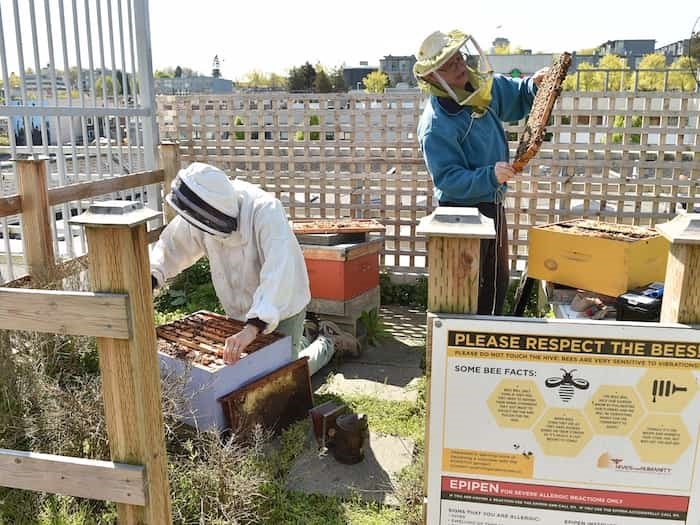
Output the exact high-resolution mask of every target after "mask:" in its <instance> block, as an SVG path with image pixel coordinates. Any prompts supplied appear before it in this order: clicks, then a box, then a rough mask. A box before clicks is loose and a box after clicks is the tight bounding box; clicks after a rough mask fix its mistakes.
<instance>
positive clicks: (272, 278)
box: [224, 200, 308, 364]
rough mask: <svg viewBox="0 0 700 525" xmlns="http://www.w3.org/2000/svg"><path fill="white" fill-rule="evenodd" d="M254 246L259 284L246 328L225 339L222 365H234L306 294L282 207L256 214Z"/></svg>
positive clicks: (303, 271)
mask: <svg viewBox="0 0 700 525" xmlns="http://www.w3.org/2000/svg"><path fill="white" fill-rule="evenodd" d="M254 221H255V223H254V226H253V228H254V232H255V242H256V243H257V249H258V254H259V256H260V260H261V263H262V264H261V269H260V284H259V285H258V288H257V289H256V290H255V293H254V294H253V304H252V306H251V307H250V310H248V313H247V314H246V325H245V327H244V328H243V330H241V331H240V332H238V333H237V334H234V335H232V336H231V337H229V338H228V339H226V343H225V345H224V362H226V363H229V364H230V363H235V362H236V361H238V359H239V358H240V356H241V353H242V352H244V351H245V349H246V348H247V347H248V346H249V345H250V344H251V343H252V342H253V341H254V340H255V338H256V337H257V335H258V333H261V332H262V333H266V334H268V333H270V332H272V331H273V330H275V328H277V325H278V324H279V322H280V320H281V319H280V311H281V310H282V309H283V307H284V306H285V305H287V304H288V303H289V302H290V301H291V300H292V299H293V298H295V297H296V296H297V295H298V294H300V293H307V292H308V281H307V280H306V279H303V282H297V281H298V280H300V279H301V276H304V277H305V276H306V267H304V268H300V267H299V265H304V264H305V263H304V259H303V256H302V255H301V248H300V247H299V244H298V242H297V240H296V237H294V234H293V233H292V232H291V230H290V228H289V223H288V221H287V216H286V214H285V213H284V208H283V207H282V203H280V202H279V201H277V200H275V201H272V202H270V203H269V205H266V206H265V207H263V208H261V209H259V210H257V211H256V214H255V217H254Z"/></svg>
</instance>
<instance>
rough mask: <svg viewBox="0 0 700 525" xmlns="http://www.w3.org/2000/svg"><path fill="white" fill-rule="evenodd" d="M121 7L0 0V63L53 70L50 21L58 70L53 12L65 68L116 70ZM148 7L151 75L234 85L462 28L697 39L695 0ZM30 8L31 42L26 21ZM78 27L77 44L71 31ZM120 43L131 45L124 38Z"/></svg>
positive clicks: (116, 3) (71, 0) (479, 34)
mask: <svg viewBox="0 0 700 525" xmlns="http://www.w3.org/2000/svg"><path fill="white" fill-rule="evenodd" d="M132 1H133V0H132ZM86 5H88V6H89V13H87V14H86V10H85V6H86ZM128 5H129V2H127V1H126V0H60V1H59V0H33V1H32V2H30V1H28V0H18V1H16V0H0V22H2V36H3V39H2V40H1V41H0V44H1V43H3V42H4V46H5V53H4V55H5V58H6V60H7V62H6V63H3V64H2V65H3V66H7V70H8V71H9V72H13V71H14V72H16V71H19V63H18V52H17V49H18V48H19V47H20V46H22V48H23V56H24V65H25V68H28V67H31V68H32V69H37V64H39V65H40V66H41V67H44V66H45V65H46V64H47V63H48V62H49V60H50V52H49V45H48V42H49V38H48V34H47V27H48V24H47V23H46V16H45V12H46V11H49V12H50V14H51V16H50V19H51V20H53V22H52V34H53V36H52V41H53V48H54V60H55V64H56V68H57V69H59V70H61V69H63V68H64V64H65V61H64V60H63V56H62V52H61V51H62V50H61V43H62V42H63V40H62V36H61V31H60V29H61V28H60V24H59V22H58V12H59V10H60V8H61V6H64V11H65V13H66V25H67V31H66V35H67V36H66V40H65V42H66V47H67V52H66V53H67V55H66V57H67V59H68V62H67V63H68V67H71V66H75V65H76V61H75V60H76V52H75V51H76V48H78V47H80V48H81V53H82V60H83V62H82V67H83V68H88V66H89V64H88V63H87V59H86V56H88V55H89V53H88V49H87V47H86V46H87V45H88V41H89V40H91V41H92V46H93V56H94V57H95V58H94V67H96V68H97V67H100V62H101V61H100V58H99V51H100V36H99V35H100V34H102V41H101V42H102V45H103V46H104V55H105V58H104V61H105V63H106V64H107V65H106V67H107V68H110V67H112V66H111V65H110V64H112V63H114V64H116V66H115V68H116V69H119V68H120V67H121V66H120V64H122V57H121V55H120V50H119V45H118V43H117V45H116V48H115V49H116V50H115V54H116V58H115V60H114V62H112V61H111V60H110V47H109V37H110V35H109V28H108V14H109V13H110V12H111V13H112V19H113V26H112V27H113V28H114V32H115V33H117V34H118V13H119V10H121V12H122V14H123V18H124V19H125V21H126V18H127V10H128ZM651 5H655V6H656V7H655V8H653V9H652V8H651V7H650V6H651ZM149 6H150V11H149V12H150V16H149V18H150V33H151V52H152V62H153V67H154V69H165V68H168V67H171V68H175V66H178V65H180V66H182V67H188V68H191V69H194V70H195V71H199V72H200V73H203V74H207V75H208V74H210V73H211V69H212V62H213V58H214V56H215V55H218V56H219V58H220V60H221V73H222V76H223V77H224V78H229V79H231V80H243V79H244V78H245V76H246V75H247V74H248V73H250V72H251V71H253V70H258V71H262V72H263V73H277V74H280V75H284V76H286V75H287V72H288V71H289V69H290V68H292V67H298V66H300V65H302V64H304V63H305V62H307V61H308V62H310V63H311V64H314V65H315V64H319V63H320V64H322V65H323V66H325V67H326V68H327V69H332V68H336V67H339V66H342V65H346V66H357V65H359V64H360V62H361V61H366V62H368V64H369V65H370V66H375V67H378V66H379V60H380V59H381V58H382V57H384V56H386V55H390V54H391V55H412V54H415V53H416V52H417V50H418V47H419V46H420V44H421V42H422V41H423V40H424V39H425V37H426V36H428V35H429V34H430V33H432V32H433V31H435V30H442V31H449V30H451V29H461V30H462V31H464V32H467V33H471V34H472V35H473V36H474V37H475V38H476V40H477V41H478V42H479V43H480V45H481V47H482V48H484V49H488V48H490V47H491V44H492V42H493V40H494V38H496V37H505V38H508V39H509V40H510V42H511V45H512V46H513V47H521V48H525V49H531V50H532V51H533V52H535V53H536V52H547V53H556V54H559V53H561V52H562V51H576V50H579V49H584V48H592V47H596V46H598V45H600V44H602V43H603V42H605V41H607V40H617V39H655V40H656V42H657V46H661V45H665V44H668V43H671V42H675V41H678V40H681V39H685V38H688V37H689V36H690V34H691V31H692V29H693V27H695V28H696V30H700V3H699V2H698V0H667V1H666V2H665V3H663V4H662V3H654V4H652V3H651V2H650V1H649V0H647V1H646V2H642V1H641V0H635V1H634V2H632V1H629V0H579V1H578V2H575V3H574V2H566V1H564V2H563V1H561V0H560V1H548V0H540V1H539V2H537V1H534V0H520V1H518V2H515V1H513V0H499V1H494V0H484V1H481V2H473V1H472V2H470V1H468V0H459V1H454V0H438V1H435V0H433V1H427V2H426V1H425V0H422V1H421V0H402V1H395V0H344V1H343V0H340V1H338V0H295V1H289V0H285V1H282V0H258V1H246V0H195V1H191V0H150V2H149ZM15 8H17V9H18V13H19V22H17V24H18V25H17V26H18V27H19V28H20V30H19V32H18V31H17V29H16V27H17V26H16V25H15V19H14V15H15ZM32 9H33V10H34V12H35V18H36V24H35V27H36V28H37V29H36V33H35V32H34V31H33V30H32V26H31V23H30V21H31V16H30V12H31V11H32ZM110 9H111V11H110ZM98 11H100V12H101V15H102V24H103V25H102V27H100V25H99V24H98V18H99V17H98V16H97V13H98ZM73 12H75V13H76V19H75V20H73V16H72V13H73ZM76 21H77V24H76V25H77V27H78V38H76V37H75V35H76V33H75V31H74V30H73V29H74V24H75V22H76ZM100 30H101V33H100ZM88 33H89V34H91V38H90V39H88V38H87V36H86V35H87V34H88ZM34 34H36V35H37V38H36V39H33V38H32V35H34ZM124 34H125V35H127V36H128V29H127V30H125V33H124ZM33 41H36V42H37V48H38V54H35V52H34V51H35V48H34V46H33V45H32V42H33ZM1 49H2V46H1V45H0V50H1ZM126 55H127V58H126V61H127V64H126V65H125V68H126V69H127V70H130V69H131V68H132V66H131V65H130V64H131V63H130V61H129V58H128V46H127V53H126ZM0 58H2V57H0ZM0 69H2V68H0Z"/></svg>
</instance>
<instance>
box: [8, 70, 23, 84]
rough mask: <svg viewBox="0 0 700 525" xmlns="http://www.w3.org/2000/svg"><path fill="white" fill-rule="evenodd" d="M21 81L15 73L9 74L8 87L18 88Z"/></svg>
mask: <svg viewBox="0 0 700 525" xmlns="http://www.w3.org/2000/svg"><path fill="white" fill-rule="evenodd" d="M21 82H22V81H21V79H20V78H19V75H18V74H17V73H14V72H13V73H10V87H11V88H19V85H20V83H21Z"/></svg>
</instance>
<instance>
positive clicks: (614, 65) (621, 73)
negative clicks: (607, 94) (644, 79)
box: [598, 54, 632, 91]
mask: <svg viewBox="0 0 700 525" xmlns="http://www.w3.org/2000/svg"><path fill="white" fill-rule="evenodd" d="M598 67H599V68H600V69H608V70H610V71H608V72H607V78H608V82H607V86H605V76H606V72H605V71H602V72H601V75H602V78H601V80H602V83H603V86H605V87H606V88H607V90H608V91H624V90H625V89H627V88H628V87H629V85H630V84H631V82H632V75H630V74H627V73H626V71H629V66H628V65H627V61H626V60H625V59H624V58H621V57H619V56H617V55H613V54H609V55H605V56H603V57H602V58H601V59H600V60H599V61H598Z"/></svg>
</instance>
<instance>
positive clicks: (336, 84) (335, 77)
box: [330, 66, 347, 93]
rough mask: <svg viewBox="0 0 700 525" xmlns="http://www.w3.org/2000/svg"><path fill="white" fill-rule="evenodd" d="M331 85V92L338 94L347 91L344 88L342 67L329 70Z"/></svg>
mask: <svg viewBox="0 0 700 525" xmlns="http://www.w3.org/2000/svg"><path fill="white" fill-rule="evenodd" d="M330 80H331V85H332V86H333V91H334V92H336V93H339V92H341V91H347V87H346V86H345V79H344V78H343V67H342V66H340V67H336V68H334V69H333V70H331V75H330Z"/></svg>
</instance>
